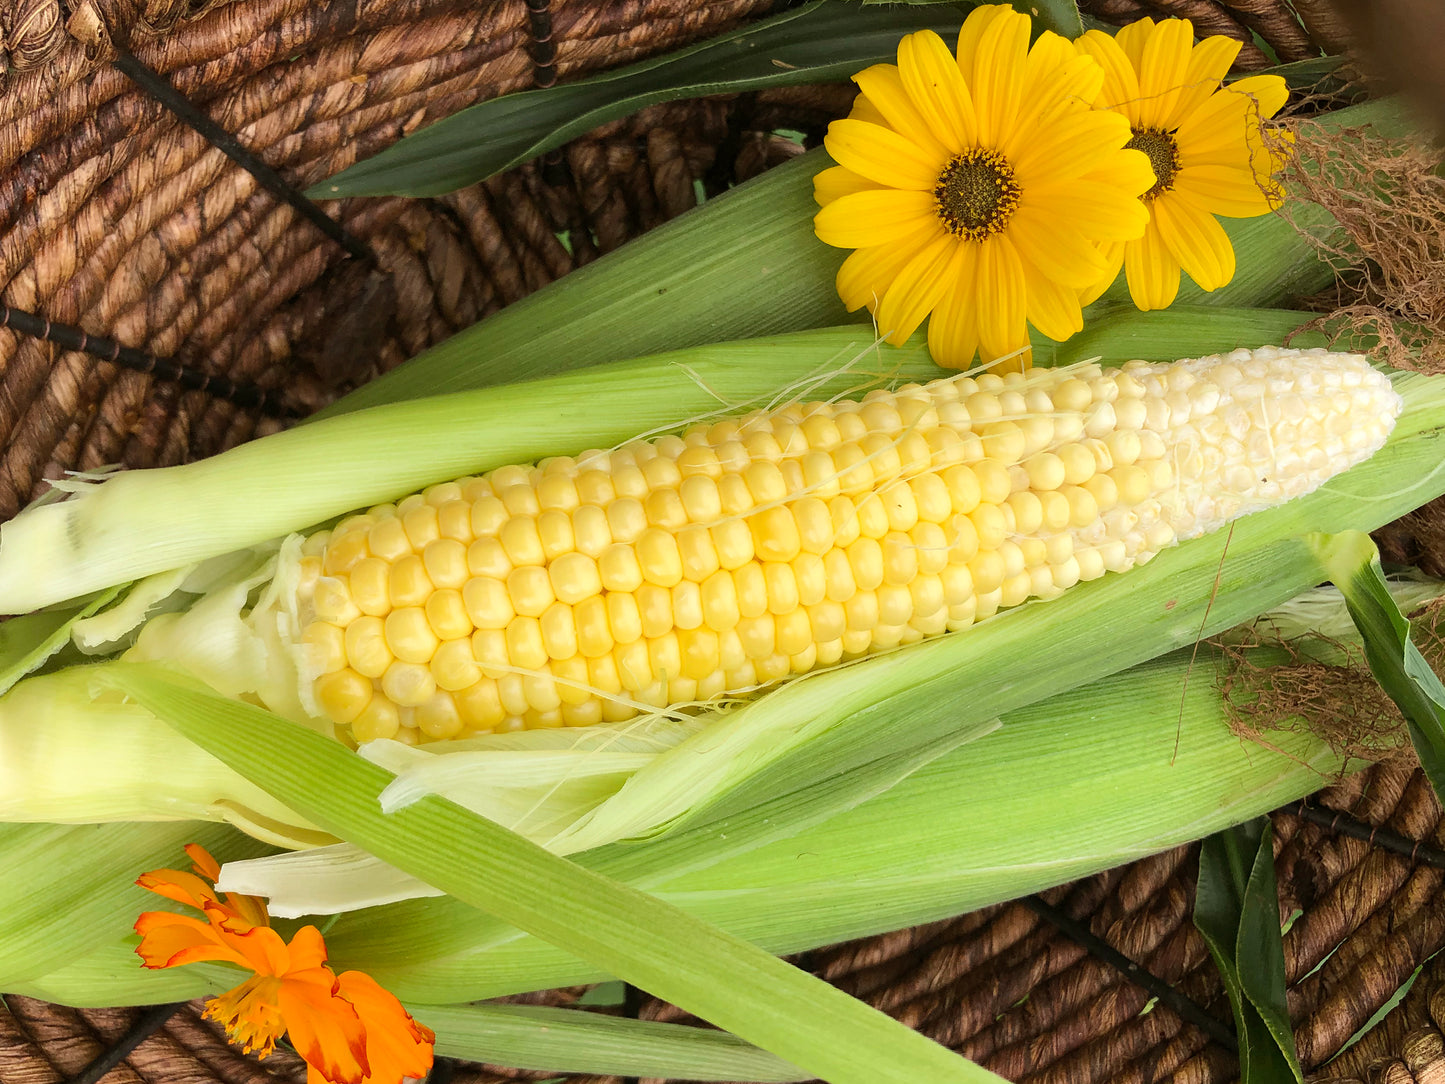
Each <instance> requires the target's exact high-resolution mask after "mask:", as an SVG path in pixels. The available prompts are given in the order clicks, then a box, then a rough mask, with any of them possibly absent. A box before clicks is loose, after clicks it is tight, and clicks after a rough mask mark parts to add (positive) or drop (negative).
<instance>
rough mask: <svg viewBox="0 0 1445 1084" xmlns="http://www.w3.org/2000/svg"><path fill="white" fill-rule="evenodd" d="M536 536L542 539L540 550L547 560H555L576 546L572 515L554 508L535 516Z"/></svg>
mask: <svg viewBox="0 0 1445 1084" xmlns="http://www.w3.org/2000/svg"><path fill="white" fill-rule="evenodd" d="M537 537H538V538H540V539H541V540H542V552H543V553H544V554H545V555H546V557H547V560H549V561H555V560H556V559H557V558H558V557H560V556H561V555H562V554H564V553H571V552H572V551H573V550H575V549H576V548H577V540H576V537H575V536H574V535H573V533H572V517H571V516H569V515H568V514H567V513H566V512H560V511H558V510H557V509H555V508H553V509H549V510H547V511H545V512H543V513H542V514H541V515H539V516H538V517H537Z"/></svg>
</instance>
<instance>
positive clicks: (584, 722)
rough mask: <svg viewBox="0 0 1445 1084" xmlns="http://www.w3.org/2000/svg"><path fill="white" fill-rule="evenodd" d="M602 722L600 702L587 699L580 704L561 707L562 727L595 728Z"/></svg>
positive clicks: (565, 704)
mask: <svg viewBox="0 0 1445 1084" xmlns="http://www.w3.org/2000/svg"><path fill="white" fill-rule="evenodd" d="M601 721H602V701H600V700H594V699H591V698H589V699H587V700H584V701H583V702H582V703H580V704H567V703H564V704H563V705H562V724H563V725H564V726H596V725H597V724H598V723H600V722H601Z"/></svg>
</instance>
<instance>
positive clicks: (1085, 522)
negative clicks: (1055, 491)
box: [1059, 486, 1099, 527]
mask: <svg viewBox="0 0 1445 1084" xmlns="http://www.w3.org/2000/svg"><path fill="white" fill-rule="evenodd" d="M1059 492H1060V494H1061V495H1062V496H1063V497H1064V498H1065V499H1067V500H1068V502H1069V521H1068V525H1069V526H1070V527H1087V526H1089V524H1091V523H1093V522H1095V521H1096V520H1097V519H1098V518H1099V502H1098V501H1097V500H1096V499H1095V498H1094V495H1093V493H1091V492H1090V491H1089V490H1088V489H1086V488H1084V487H1083V486H1065V487H1064V488H1063V489H1062V490H1060V491H1059Z"/></svg>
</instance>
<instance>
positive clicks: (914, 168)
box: [823, 118, 944, 192]
mask: <svg viewBox="0 0 1445 1084" xmlns="http://www.w3.org/2000/svg"><path fill="white" fill-rule="evenodd" d="M823 145H824V146H825V147H827V148H828V153H829V154H831V155H832V156H833V160H834V161H835V162H837V163H838V164H839V165H840V166H847V167H848V168H849V169H851V170H852V171H853V172H854V173H859V174H862V175H863V176H864V177H867V178H868V179H869V180H870V181H876V182H878V183H879V184H884V185H888V186H889V187H890V188H902V189H908V190H911V191H915V192H924V191H926V192H932V191H933V186H934V185H935V184H937V183H938V176H939V174H940V173H942V172H943V164H944V160H943V158H942V157H941V156H940V155H939V154H937V153H929V151H928V150H926V149H925V148H923V147H920V146H919V145H918V144H917V143H914V142H913V141H912V140H910V139H908V138H907V137H905V136H901V135H899V134H898V133H897V132H895V131H893V130H892V129H889V128H880V127H879V126H878V125H876V124H869V123H868V122H867V121H861V120H848V119H846V118H845V119H843V120H835V121H834V122H833V123H832V124H830V125H828V134H827V135H826V136H824V137H823Z"/></svg>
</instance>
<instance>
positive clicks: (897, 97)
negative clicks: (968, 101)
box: [853, 64, 954, 187]
mask: <svg viewBox="0 0 1445 1084" xmlns="http://www.w3.org/2000/svg"><path fill="white" fill-rule="evenodd" d="M853 82H855V83H857V84H858V88H859V89H860V90H861V91H862V92H863V94H864V95H865V96H866V97H867V99H868V102H869V104H871V105H872V106H873V107H874V108H875V109H877V110H878V112H879V113H881V114H882V115H883V118H884V119H885V120H886V121H887V122H888V127H890V128H892V129H893V130H894V131H895V132H897V133H898V134H899V135H901V136H902V137H903V138H904V139H906V140H908V141H909V142H910V143H912V144H914V145H915V146H917V147H918V148H919V149H920V150H922V151H923V152H924V154H925V155H926V156H927V157H928V159H929V160H930V161H932V162H935V163H937V165H938V167H940V168H941V166H942V164H943V162H944V161H945V160H946V159H947V158H948V156H949V155H950V154H952V153H954V152H953V151H951V150H950V149H949V148H947V147H946V146H945V145H944V144H943V143H942V142H941V141H940V140H939V138H938V136H937V135H936V134H935V131H936V129H935V125H934V124H933V119H932V118H931V117H929V116H926V115H925V114H923V113H921V112H920V111H919V109H918V106H917V104H916V103H915V102H914V100H913V98H912V96H911V95H910V94H909V93H908V91H907V89H906V88H905V87H904V85H903V80H902V78H901V77H900V74H899V71H898V67H897V66H896V65H893V64H874V65H873V66H872V67H871V68H868V69H867V70H865V71H861V72H859V73H858V74H857V75H855V76H853ZM933 176H934V180H937V179H938V168H935V169H934V171H933ZM898 187H906V186H903V185H899V186H898Z"/></svg>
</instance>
